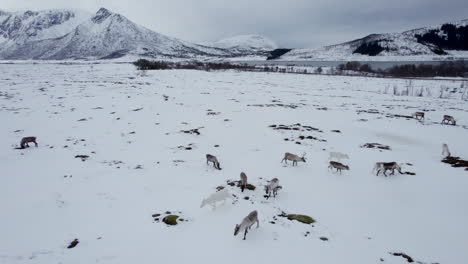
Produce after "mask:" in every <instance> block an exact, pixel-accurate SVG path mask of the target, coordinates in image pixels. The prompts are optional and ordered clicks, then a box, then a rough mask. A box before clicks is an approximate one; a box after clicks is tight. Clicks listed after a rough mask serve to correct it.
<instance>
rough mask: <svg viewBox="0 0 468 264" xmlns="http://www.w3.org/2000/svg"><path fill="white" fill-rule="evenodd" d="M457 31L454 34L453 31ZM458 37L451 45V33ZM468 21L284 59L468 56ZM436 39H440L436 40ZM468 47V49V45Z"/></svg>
mask: <svg viewBox="0 0 468 264" xmlns="http://www.w3.org/2000/svg"><path fill="white" fill-rule="evenodd" d="M450 27H452V28H454V29H453V30H451V29H449V28H450ZM450 31H453V32H455V33H454V34H455V35H456V37H455V38H456V41H454V42H456V43H458V44H456V45H453V43H452V44H447V43H446V42H449V40H450V39H449V36H448V35H449V34H450V33H449V32H450ZM467 31H468V20H462V21H459V22H454V23H448V24H444V25H438V26H433V27H426V28H420V29H414V30H409V31H405V32H403V33H384V34H371V35H368V36H366V37H364V38H361V39H356V40H353V41H349V42H345V43H342V44H337V45H331V46H325V47H321V48H317V49H294V50H292V51H291V52H288V53H286V54H285V55H283V56H281V59H283V60H375V59H388V58H391V57H393V58H403V57H406V58H408V56H410V57H419V58H423V57H426V58H427V57H440V56H445V57H457V56H460V55H461V56H463V55H465V56H466V57H468V52H463V51H462V52H460V50H467V49H465V48H463V47H461V46H463V42H467V41H468V39H467V37H468V35H467ZM433 36H439V38H440V39H438V40H434V37H433ZM465 46H466V45H465Z"/></svg>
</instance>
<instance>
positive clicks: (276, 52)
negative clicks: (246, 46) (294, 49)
mask: <svg viewBox="0 0 468 264" xmlns="http://www.w3.org/2000/svg"><path fill="white" fill-rule="evenodd" d="M290 51H291V49H275V50H272V51H270V54H269V55H268V57H267V60H274V59H277V58H279V57H281V56H283V55H284V54H286V53H288V52H290Z"/></svg>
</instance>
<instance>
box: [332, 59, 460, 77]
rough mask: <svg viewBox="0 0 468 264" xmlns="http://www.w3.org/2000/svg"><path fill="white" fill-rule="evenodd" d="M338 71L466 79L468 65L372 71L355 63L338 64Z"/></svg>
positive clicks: (412, 66) (408, 67)
mask: <svg viewBox="0 0 468 264" xmlns="http://www.w3.org/2000/svg"><path fill="white" fill-rule="evenodd" d="M337 70H338V71H341V72H342V71H356V72H365V73H373V74H377V75H383V76H390V77H468V65H467V64H466V62H465V61H450V62H443V63H440V64H437V65H431V64H419V65H414V64H405V65H395V66H393V67H391V68H388V69H386V70H381V69H373V68H372V67H371V66H370V65H369V64H361V63H359V62H357V61H351V62H347V63H346V64H340V65H338V67H337Z"/></svg>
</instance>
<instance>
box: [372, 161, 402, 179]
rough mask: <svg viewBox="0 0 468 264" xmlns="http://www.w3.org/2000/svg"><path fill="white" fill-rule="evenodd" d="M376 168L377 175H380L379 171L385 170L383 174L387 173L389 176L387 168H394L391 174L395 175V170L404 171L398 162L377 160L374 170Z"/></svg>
mask: <svg viewBox="0 0 468 264" xmlns="http://www.w3.org/2000/svg"><path fill="white" fill-rule="evenodd" d="M375 170H376V171H377V174H375V176H378V175H379V173H380V172H381V171H383V174H384V175H385V177H387V174H385V172H387V170H392V173H390V175H394V174H395V170H397V171H398V172H399V173H400V174H403V172H401V167H400V165H398V163H396V162H376V163H375V166H374V169H373V170H372V171H375Z"/></svg>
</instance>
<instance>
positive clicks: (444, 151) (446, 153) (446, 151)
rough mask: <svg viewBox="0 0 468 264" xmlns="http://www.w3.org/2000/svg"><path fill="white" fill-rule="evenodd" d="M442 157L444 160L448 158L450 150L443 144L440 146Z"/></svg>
mask: <svg viewBox="0 0 468 264" xmlns="http://www.w3.org/2000/svg"><path fill="white" fill-rule="evenodd" d="M442 156H443V157H444V158H446V157H450V156H451V154H450V150H449V148H448V146H447V144H445V143H444V144H442Z"/></svg>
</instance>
